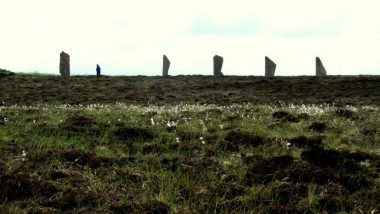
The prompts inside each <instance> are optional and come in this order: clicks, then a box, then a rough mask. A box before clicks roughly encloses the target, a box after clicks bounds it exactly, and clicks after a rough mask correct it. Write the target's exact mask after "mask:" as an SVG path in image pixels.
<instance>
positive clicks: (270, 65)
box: [265, 56, 276, 77]
mask: <svg viewBox="0 0 380 214" xmlns="http://www.w3.org/2000/svg"><path fill="white" fill-rule="evenodd" d="M275 72H276V63H274V62H273V61H272V60H271V59H269V57H267V56H266V57H265V76H266V77H273V76H274V73H275Z"/></svg>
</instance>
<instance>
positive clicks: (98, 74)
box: [96, 64, 101, 77]
mask: <svg viewBox="0 0 380 214" xmlns="http://www.w3.org/2000/svg"><path fill="white" fill-rule="evenodd" d="M100 71H101V69H100V66H99V64H96V76H98V77H100Z"/></svg>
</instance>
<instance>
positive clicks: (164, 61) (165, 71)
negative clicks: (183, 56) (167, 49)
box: [162, 55, 170, 77]
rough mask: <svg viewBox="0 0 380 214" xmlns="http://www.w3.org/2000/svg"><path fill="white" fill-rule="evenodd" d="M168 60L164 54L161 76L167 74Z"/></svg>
mask: <svg viewBox="0 0 380 214" xmlns="http://www.w3.org/2000/svg"><path fill="white" fill-rule="evenodd" d="M169 67H170V60H169V59H168V57H167V56H166V55H164V57H163V62H162V76H164V77H166V76H168V75H169Z"/></svg>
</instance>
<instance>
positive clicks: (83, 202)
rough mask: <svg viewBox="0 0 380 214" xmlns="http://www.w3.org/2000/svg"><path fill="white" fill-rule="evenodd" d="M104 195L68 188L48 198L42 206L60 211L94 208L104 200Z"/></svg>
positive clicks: (80, 188) (93, 191) (83, 189)
mask: <svg viewBox="0 0 380 214" xmlns="http://www.w3.org/2000/svg"><path fill="white" fill-rule="evenodd" d="M104 196H105V195H104V194H103V193H101V192H99V191H97V190H95V189H93V188H87V187H79V188H70V189H67V190H65V191H64V192H62V194H58V195H56V196H55V197H52V198H50V199H49V200H47V201H45V202H44V203H43V204H44V205H45V206H49V207H54V208H57V209H60V210H64V211H68V210H73V209H76V208H80V207H95V206H98V205H99V204H101V203H102V201H104V200H105V198H104Z"/></svg>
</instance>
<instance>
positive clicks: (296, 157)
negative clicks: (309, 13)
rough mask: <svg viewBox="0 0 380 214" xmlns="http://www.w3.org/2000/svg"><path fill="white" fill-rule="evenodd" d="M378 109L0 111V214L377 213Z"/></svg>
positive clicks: (194, 106)
mask: <svg viewBox="0 0 380 214" xmlns="http://www.w3.org/2000/svg"><path fill="white" fill-rule="evenodd" d="M379 132H380V109H379V108H378V107H377V106H339V107H337V106H334V105H331V104H330V105H329V104H323V105H289V104H285V103H279V104H277V105H263V104H260V105H258V104H253V103H246V104H231V105H225V106H223V105H213V104H205V105H200V104H186V103H182V104H177V105H160V106H154V105H132V104H124V103H116V104H92V105H31V106H20V105H7V103H3V105H2V106H0V187H1V190H0V213H322V212H327V213H336V212H347V213H378V212H379V211H380V203H379V201H380V178H379V175H380V136H379Z"/></svg>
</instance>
